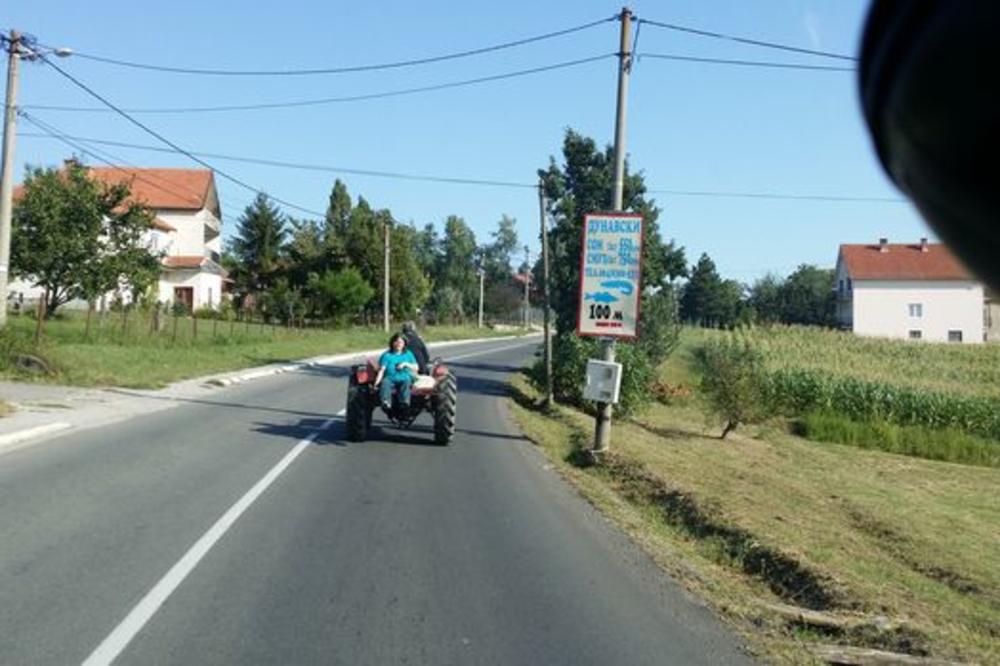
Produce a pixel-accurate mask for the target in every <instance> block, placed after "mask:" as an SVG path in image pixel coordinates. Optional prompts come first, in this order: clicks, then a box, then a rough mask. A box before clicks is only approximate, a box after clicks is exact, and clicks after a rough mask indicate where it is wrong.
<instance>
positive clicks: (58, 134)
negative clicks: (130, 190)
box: [18, 110, 250, 207]
mask: <svg viewBox="0 0 1000 666" xmlns="http://www.w3.org/2000/svg"><path fill="white" fill-rule="evenodd" d="M18 115H20V116H21V117H22V118H24V119H25V120H27V121H28V122H29V123H31V124H32V125H34V126H35V127H38V128H39V129H41V130H42V131H43V132H44V133H45V134H44V136H48V137H51V138H53V139H58V140H59V141H62V142H63V143H65V144H66V145H68V146H70V147H71V148H73V149H75V150H77V151H79V152H80V153H81V154H83V155H89V156H90V157H92V158H94V159H96V160H97V161H99V162H102V163H103V164H105V165H107V166H108V167H111V168H113V169H116V170H118V171H120V172H121V173H122V174H123V175H125V176H128V177H130V178H134V179H135V180H138V181H140V182H143V183H146V184H147V185H150V186H151V187H154V188H156V189H158V190H160V191H161V192H167V193H169V194H174V195H176V196H179V197H182V198H184V197H187V196H189V195H194V196H196V197H198V198H199V199H200V198H201V197H202V196H203V195H204V192H200V191H198V190H195V189H194V188H192V187H189V186H187V185H184V184H183V183H173V182H170V181H167V180H166V179H164V178H161V177H158V176H157V175H155V174H153V173H148V172H141V173H135V172H130V171H128V170H127V169H125V168H123V166H124V167H129V168H131V169H141V168H142V167H139V166H138V165H136V164H133V163H131V162H130V161H129V160H126V159H123V158H121V157H120V156H118V155H115V154H113V153H110V152H108V151H106V150H102V149H100V148H97V147H95V146H94V145H93V144H94V143H96V142H94V141H91V140H88V139H86V138H84V137H77V136H71V135H69V134H67V133H66V132H64V131H63V130H60V129H59V128H58V127H56V126H55V125H53V124H51V123H49V122H46V121H43V120H41V119H40V118H35V117H34V116H32V115H31V114H29V113H27V112H26V111H23V110H22V111H19V112H18ZM18 135H19V136H25V135H26V133H18ZM38 136H42V135H38ZM81 144H82V145H81ZM88 148H89V150H88ZM163 150H169V149H163ZM170 152H174V151H170ZM177 187H179V188H181V189H183V190H185V191H186V193H184V192H181V191H179V190H178V189H176V188H177ZM239 205H240V206H244V207H245V206H248V205H250V203H249V202H248V201H247V200H245V199H244V200H242V201H241V202H240V203H239Z"/></svg>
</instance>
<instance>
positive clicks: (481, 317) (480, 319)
mask: <svg viewBox="0 0 1000 666" xmlns="http://www.w3.org/2000/svg"><path fill="white" fill-rule="evenodd" d="M476 272H478V273H479V328H482V327H483V279H484V278H485V276H486V271H484V270H483V267H482V266H480V267H479V270H478V271H476Z"/></svg>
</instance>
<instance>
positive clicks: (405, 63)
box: [74, 16, 617, 76]
mask: <svg viewBox="0 0 1000 666" xmlns="http://www.w3.org/2000/svg"><path fill="white" fill-rule="evenodd" d="M616 19H617V16H613V17H609V18H604V19H600V20H598V21H591V22H589V23H584V24H583V25H578V26H573V27H571V28H564V29H562V30H555V31H553V32H547V33H544V34H541V35H535V36H532V37H525V38H523V39H516V40H514V41H510V42H503V43H501V44H493V45H490V46H483V47H480V48H475V49H469V50H467V51H458V52H455V53H446V54H442V55H436V56H429V57H425V58H413V59H410V60H400V61H396V62H385V63H373V64H367V65H351V66H343V67H323V68H315V69H284V70H225V69H198V68H185V67H170V66H166V65H154V64H149V63H139V62H131V61H128V60H119V59H116V58H108V57H105V56H98V55H93V54H89V53H81V52H80V51H74V55H75V56H76V57H78V58H86V59H87V60H93V61H96V62H102V63H105V64H110V65H118V66H120V67H131V68H134V69H145V70H152V71H157V72H168V73H172V74H196V75H202V76H312V75H317V74H347V73H351V72H372V71H377V70H386V69H399V68H403V67H414V66H417V65H428V64H431V63H437V62H444V61H447V60H457V59H459V58H468V57H470V56H476V55H482V54H484V53H492V52H495V51H502V50H504V49H510V48H514V47H517V46H524V45H525V44H532V43H535V42H541V41H545V40H548V39H554V38H556V37H562V36H564V35H569V34H572V33H575V32H581V31H583V30H588V29H590V28H593V27H595V26H598V25H602V24H604V23H608V22H609V21H614V20H616Z"/></svg>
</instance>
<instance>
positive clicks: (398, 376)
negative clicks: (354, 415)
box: [375, 333, 420, 411]
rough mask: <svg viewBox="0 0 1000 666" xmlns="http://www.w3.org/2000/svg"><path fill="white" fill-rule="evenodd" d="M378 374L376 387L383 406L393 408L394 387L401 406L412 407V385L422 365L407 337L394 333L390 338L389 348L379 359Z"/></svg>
mask: <svg viewBox="0 0 1000 666" xmlns="http://www.w3.org/2000/svg"><path fill="white" fill-rule="evenodd" d="M378 366H379V367H378V375H376V377H375V387H376V388H378V390H379V399H380V400H381V401H382V408H383V409H385V410H386V411H388V410H391V409H392V394H393V389H395V391H396V395H397V397H398V400H399V404H400V406H401V407H404V408H406V409H409V407H410V386H411V385H412V384H413V380H414V378H415V376H416V375H417V373H419V372H420V365H419V364H418V363H417V359H416V357H415V356H414V355H413V352H411V351H410V350H409V349H407V348H406V339H405V338H404V337H403V335H402V334H401V333H394V334H393V336H392V337H391V338H390V339H389V349H388V350H386V351H385V352H383V353H382V356H380V357H379V359H378Z"/></svg>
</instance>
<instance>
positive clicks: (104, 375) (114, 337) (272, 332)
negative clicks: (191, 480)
mask: <svg viewBox="0 0 1000 666" xmlns="http://www.w3.org/2000/svg"><path fill="white" fill-rule="evenodd" d="M8 321H9V322H10V331H9V333H7V334H5V335H7V336H11V337H10V338H8V339H7V340H6V342H7V343H8V345H9V346H16V347H18V348H19V349H23V350H27V349H31V347H32V345H31V343H30V340H31V337H32V335H33V332H34V325H35V322H34V320H32V319H29V318H27V317H12V318H10V319H9V320H8ZM162 323H163V328H162V330H160V331H158V332H156V333H152V332H151V326H150V321H149V320H148V319H145V320H138V319H137V320H135V321H133V322H131V323H130V325H129V326H130V327H129V328H127V329H126V332H125V334H124V335H123V334H122V328H121V320H120V319H119V318H114V319H109V320H108V322H106V323H105V325H104V327H103V328H101V327H98V326H97V325H96V324H95V325H94V326H93V327H92V331H91V335H90V338H89V339H88V338H86V337H85V335H84V322H83V319H82V317H77V316H72V315H71V316H68V317H61V318H58V319H53V320H50V321H48V322H46V325H45V334H44V337H43V340H42V343H41V345H40V346H39V347H38V348H37V349H33V350H32V351H37V353H38V354H39V355H40V356H41V357H42V358H43V359H45V360H46V361H47V362H48V363H49V365H50V366H51V367H52V369H53V371H54V372H53V373H51V374H30V373H25V372H23V371H20V370H18V369H16V368H14V367H12V366H11V365H10V363H8V364H7V365H6V366H5V367H3V368H0V377H4V378H7V379H18V380H27V381H41V382H54V383H60V384H73V385H79V386H124V387H131V388H156V387H160V386H164V385H166V384H168V383H170V382H173V381H177V380H181V379H187V378H190V377H197V376H201V375H207V374H214V373H218V372H226V371H230V370H237V369H240V368H245V367H252V366H255V365H263V364H266V363H272V362H277V361H291V360H297V359H302V358H307V357H310V356H318V355H324V354H336V353H340V352H347V351H353V350H359V349H375V348H378V347H381V346H383V345H385V344H386V335H385V333H383V332H382V330H381V328H360V327H355V328H349V329H339V330H319V329H306V330H298V329H286V328H282V327H280V326H275V327H272V326H267V325H263V324H260V323H251V324H249V325H247V324H245V323H242V322H236V323H229V322H225V321H220V322H217V323H216V322H213V321H212V320H199V321H197V323H195V322H194V321H193V320H192V319H191V318H189V317H188V318H179V319H177V320H176V324H177V332H176V336H175V335H174V323H175V321H174V320H173V319H172V318H165V319H164V321H163V322H162ZM195 327H197V329H196V328H195ZM421 334H422V335H423V337H424V338H425V340H427V341H428V342H440V341H444V340H455V339H461V338H473V337H490V336H499V335H504V334H507V335H509V334H510V331H506V332H501V331H493V330H492V329H488V328H483V329H478V328H475V327H464V326H440V327H434V326H432V327H428V328H427V329H426V330H423V331H421ZM12 341H13V344H11V342H12Z"/></svg>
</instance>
